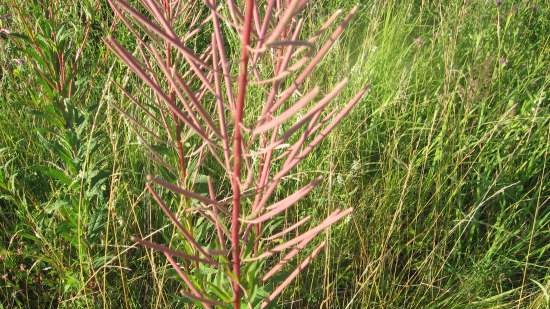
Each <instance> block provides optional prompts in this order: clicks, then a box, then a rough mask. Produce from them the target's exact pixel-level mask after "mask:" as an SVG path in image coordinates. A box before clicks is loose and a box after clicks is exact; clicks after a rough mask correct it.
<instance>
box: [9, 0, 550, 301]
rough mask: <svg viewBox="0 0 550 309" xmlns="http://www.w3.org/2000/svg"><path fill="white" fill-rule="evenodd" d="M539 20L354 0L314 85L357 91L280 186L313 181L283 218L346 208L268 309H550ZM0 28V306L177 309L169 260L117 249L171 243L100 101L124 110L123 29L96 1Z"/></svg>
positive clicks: (42, 10) (34, 9)
mask: <svg viewBox="0 0 550 309" xmlns="http://www.w3.org/2000/svg"><path fill="white" fill-rule="evenodd" d="M354 4H355V3H353V2H351V1H350V2H349V3H347V2H346V3H345V4H344V6H349V7H351V6H352V5H354ZM340 6H342V1H335V0H324V1H317V2H315V4H313V5H312V6H311V7H310V9H309V11H308V14H311V15H312V17H313V18H310V19H309V20H311V21H312V22H314V23H315V22H321V21H322V20H323V18H321V17H322V16H327V15H328V14H329V13H330V12H332V11H333V10H334V9H336V8H338V7H340ZM548 16H550V7H549V5H548V4H547V3H546V2H545V1H523V2H519V3H512V2H511V1H496V2H495V1H481V0H477V1H468V2H467V3H459V2H452V1H450V2H448V3H426V2H423V1H362V3H361V9H360V14H359V16H358V17H356V18H355V20H354V22H353V23H352V24H351V25H350V27H349V28H348V30H347V32H346V34H345V36H344V37H343V38H342V39H341V40H340V41H339V42H338V44H337V46H336V49H335V50H334V51H333V52H332V53H331V54H329V58H328V59H327V60H326V61H325V62H324V63H323V65H322V66H321V67H320V69H318V70H317V72H316V76H317V78H318V80H317V82H318V83H319V84H320V85H325V86H329V85H332V84H334V83H335V82H336V81H338V80H339V78H341V77H342V76H344V75H348V73H350V72H351V78H350V83H351V84H352V85H355V86H356V89H350V90H349V92H346V93H345V94H344V95H343V96H342V97H341V98H340V99H339V100H340V102H341V104H344V102H346V101H347V100H348V99H349V98H350V96H352V95H353V93H354V92H355V91H356V90H357V89H358V88H359V87H361V86H362V85H363V84H364V83H365V82H369V83H370V84H371V85H372V90H371V92H370V93H369V95H368V96H367V98H366V99H365V100H364V101H363V102H361V103H360V104H359V106H357V107H356V109H355V110H354V112H353V113H352V114H351V115H350V116H349V118H347V119H346V120H345V122H344V123H343V124H342V125H341V126H340V127H338V128H337V129H336V131H335V132H334V133H333V135H331V136H330V137H329V138H328V140H326V141H325V142H324V143H323V144H322V145H321V148H320V149H319V150H317V151H316V152H315V153H314V154H312V155H311V156H310V157H309V158H308V159H307V161H306V162H305V163H304V164H302V165H301V167H300V168H299V170H297V171H296V173H295V174H294V175H293V177H296V178H297V179H299V177H300V176H301V175H304V174H307V173H319V172H321V173H324V174H325V175H324V176H325V177H324V178H325V182H324V183H323V184H322V185H321V188H319V189H317V190H315V191H314V192H313V194H312V195H311V196H309V197H308V198H307V200H305V201H304V202H303V203H301V205H300V206H299V211H301V212H303V213H307V214H311V215H313V216H315V217H317V218H321V217H324V216H326V215H327V214H328V213H330V211H331V210H333V209H335V208H337V207H346V206H350V205H351V206H354V207H355V209H356V210H355V212H354V214H353V215H352V217H351V218H350V220H349V221H348V222H347V224H341V225H340V226H338V227H335V228H333V229H332V230H331V232H330V233H329V234H327V235H326V238H327V240H329V241H330V243H331V245H330V246H329V247H328V248H329V249H328V250H327V251H325V253H324V254H323V255H322V256H321V258H320V259H318V260H317V261H316V262H315V263H314V264H312V265H311V266H310V267H309V268H308V270H307V271H305V272H303V273H302V274H301V276H300V277H299V281H298V282H297V284H295V285H294V286H293V287H292V288H291V289H289V290H288V291H287V292H286V294H285V295H284V296H283V297H282V298H281V299H280V300H279V305H280V306H283V307H288V308H291V307H294V308H304V307H309V308H317V307H322V308H528V307H531V308H545V307H546V306H548V303H549V294H550V291H549V290H550V272H549V267H550V251H549V250H550V241H549V240H550V211H549V207H548V203H549V199H550V187H549V186H550V181H549V179H550V178H549V171H548V170H549V166H548V163H549V162H550V161H549V159H548V154H549V151H550V123H549V122H550V104H549V100H548V86H549V82H550V80H549V76H550V72H549V68H550V59H549V58H550V45H549V43H550V42H549V40H550V20H549V19H548ZM315 17H319V18H315ZM315 26H316V25H313V24H311V25H309V27H310V28H312V29H314V27H315ZM0 29H2V32H1V33H0V89H1V90H0V276H1V278H0V307H4V308H49V307H54V308H96V307H97V308H101V307H109V308H111V307H112V308H148V307H153V308H157V307H158V308H164V307H177V306H181V305H183V304H184V303H185V302H186V300H185V298H183V297H180V296H178V290H179V288H180V285H179V281H178V280H177V279H176V275H175V274H174V273H173V272H172V271H171V270H170V267H169V265H167V264H166V262H165V261H164V259H163V258H162V257H161V256H158V255H156V254H152V253H151V252H149V251H147V250H144V249H142V248H137V247H136V246H134V245H133V243H132V242H131V241H130V237H131V236H132V235H134V234H138V233H139V234H150V233H156V234H157V235H159V236H158V237H161V238H163V239H165V240H166V241H167V242H168V241H169V240H170V239H171V236H172V235H173V233H174V231H173V230H172V229H171V228H162V229H160V230H159V229H157V228H158V227H159V226H165V227H166V226H168V225H167V221H166V220H165V219H164V218H163V216H162V214H161V213H160V210H158V208H157V207H156V206H155V205H153V203H152V201H151V199H150V197H148V196H147V195H146V194H144V190H143V188H144V178H145V177H144V175H145V174H149V173H156V174H160V175H162V174H163V173H164V172H165V171H163V170H162V167H159V166H156V164H153V163H152V162H151V160H150V158H149V157H148V156H147V152H146V150H145V149H144V146H143V144H142V143H141V142H140V139H139V137H138V136H137V135H136V132H135V131H134V130H132V125H131V123H129V122H128V121H127V119H126V118H124V117H121V115H120V113H119V112H118V111H117V110H116V109H114V108H113V103H116V104H117V105H118V106H123V107H125V108H126V109H129V111H130V112H134V114H133V115H134V116H135V117H140V115H139V114H138V113H137V111H136V110H131V108H132V104H131V103H130V102H128V100H127V98H126V97H125V96H124V94H123V93H122V92H121V91H120V89H119V88H118V87H117V86H116V84H117V83H118V84H124V85H126V87H129V88H132V87H135V88H136V91H138V90H139V89H138V88H139V83H138V82H137V80H135V78H134V77H131V75H130V74H128V72H127V70H126V68H125V67H124V66H122V65H121V64H120V63H118V62H117V61H116V60H115V58H114V56H113V55H112V54H111V53H109V52H107V50H106V48H105V46H104V44H103V42H102V38H103V37H105V36H106V35H107V34H112V33H113V32H116V37H117V38H119V39H120V40H124V38H126V40H127V41H126V42H125V43H126V44H127V45H131V44H132V43H133V42H132V39H131V36H130V35H128V34H127V33H125V32H124V31H125V30H124V27H121V26H120V25H119V23H118V22H117V21H114V20H113V15H112V13H111V11H110V9H109V8H108V7H107V5H106V3H104V2H102V1H93V0H87V1H74V0H71V1H37V0H34V1H25V2H20V1H17V0H4V1H3V2H2V3H0ZM236 39H237V38H235V40H236ZM198 43H200V42H198ZM351 88H353V87H351ZM147 97H148V94H147V93H143V97H142V98H143V99H144V100H146V99H147ZM250 101H251V102H254V99H253V98H252V99H251V100H250ZM159 134H160V132H159ZM154 146H155V147H156V149H157V150H158V151H160V152H161V153H163V155H164V156H165V157H166V159H167V160H174V154H173V153H170V152H169V151H168V150H167V149H168V147H166V145H162V144H159V145H154ZM289 186H290V185H289ZM288 189H289V190H291V189H293V188H290V187H289V188H288ZM294 189H295V188H294ZM295 215H296V216H297V217H298V216H299V215H300V214H299V213H298V214H295ZM195 225H196V226H195V229H197V232H200V228H201V225H200V224H195Z"/></svg>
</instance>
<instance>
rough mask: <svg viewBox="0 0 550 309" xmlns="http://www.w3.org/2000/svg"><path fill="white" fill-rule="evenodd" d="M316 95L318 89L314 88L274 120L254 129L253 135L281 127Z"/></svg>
mask: <svg viewBox="0 0 550 309" xmlns="http://www.w3.org/2000/svg"><path fill="white" fill-rule="evenodd" d="M318 93H319V87H318V86H315V87H314V88H313V89H312V90H310V91H309V92H308V93H307V94H306V95H304V96H303V97H302V98H301V99H300V100H298V102H296V103H295V104H293V105H292V106H291V107H290V108H288V109H287V110H285V111H284V112H282V113H281V114H280V115H279V116H277V117H276V118H274V119H272V120H270V121H268V122H265V123H263V124H261V125H260V126H258V127H257V128H256V129H254V132H253V134H260V133H263V132H265V131H267V130H270V129H273V128H275V127H277V126H279V125H281V124H282V123H284V122H285V121H287V120H288V119H290V118H291V117H293V116H294V115H296V113H298V112H299V111H300V110H302V109H303V108H304V107H305V106H306V105H307V104H309V102H311V100H313V99H314V98H315V97H316V96H317V94H318Z"/></svg>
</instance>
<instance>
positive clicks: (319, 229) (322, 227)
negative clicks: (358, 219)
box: [248, 208, 353, 261]
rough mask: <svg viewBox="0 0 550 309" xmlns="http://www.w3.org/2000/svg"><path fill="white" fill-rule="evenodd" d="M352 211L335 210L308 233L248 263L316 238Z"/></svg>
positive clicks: (350, 209) (351, 209) (250, 259)
mask: <svg viewBox="0 0 550 309" xmlns="http://www.w3.org/2000/svg"><path fill="white" fill-rule="evenodd" d="M352 211H353V208H348V209H346V210H344V211H340V210H336V211H334V212H333V213H332V214H331V215H330V216H328V217H327V218H326V219H325V220H323V222H321V223H320V224H319V225H317V226H316V227H314V228H312V229H310V230H309V231H307V232H305V233H303V234H301V235H299V236H297V237H295V238H293V239H291V240H289V241H287V242H285V243H282V244H280V245H277V246H275V247H273V248H272V249H269V250H267V251H265V252H264V253H262V254H260V255H258V256H256V257H253V258H249V259H248V261H257V260H260V259H264V258H267V257H270V256H272V255H274V254H276V253H278V252H281V251H283V250H286V249H288V248H291V247H293V246H295V245H297V244H299V243H301V242H302V241H303V240H305V239H309V238H310V237H315V236H317V235H318V234H319V233H321V232H322V231H324V230H326V229H327V228H328V227H330V226H331V225H332V224H334V223H335V222H337V221H338V220H340V219H342V218H343V217H345V216H347V215H349V214H350V213H351V212H352Z"/></svg>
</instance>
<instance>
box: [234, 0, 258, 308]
mask: <svg viewBox="0 0 550 309" xmlns="http://www.w3.org/2000/svg"><path fill="white" fill-rule="evenodd" d="M253 8H254V0H247V1H246V12H245V16H244V28H243V32H242V37H241V66H240V68H239V81H238V93H237V102H236V110H235V128H234V130H235V132H234V134H233V178H232V189H233V212H232V214H231V245H232V254H233V272H234V275H235V277H236V279H234V280H233V294H234V300H233V308H234V309H239V308H240V294H241V293H240V292H241V291H240V287H239V282H238V280H239V277H240V274H241V262H240V254H241V253H240V247H239V225H240V222H239V216H240V208H241V189H240V178H241V161H242V148H241V145H242V136H241V126H242V122H243V109H244V100H245V96H246V86H247V81H248V46H249V45H250V32H251V30H252V29H251V24H252V13H253Z"/></svg>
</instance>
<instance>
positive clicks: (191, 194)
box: [147, 175, 220, 206]
mask: <svg viewBox="0 0 550 309" xmlns="http://www.w3.org/2000/svg"><path fill="white" fill-rule="evenodd" d="M147 181H152V182H154V183H156V184H159V185H161V186H163V187H165V188H166V189H168V190H170V191H172V192H174V193H178V194H181V195H183V196H185V197H187V198H190V199H194V200H197V201H199V202H201V203H203V204H205V205H206V206H209V205H216V206H220V202H218V201H215V200H213V199H211V198H209V197H207V196H204V195H202V194H199V193H196V192H193V191H189V190H185V189H183V188H180V187H178V186H176V185H174V184H172V183H170V182H168V181H166V180H163V179H160V178H158V177H152V176H150V175H148V176H147Z"/></svg>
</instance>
